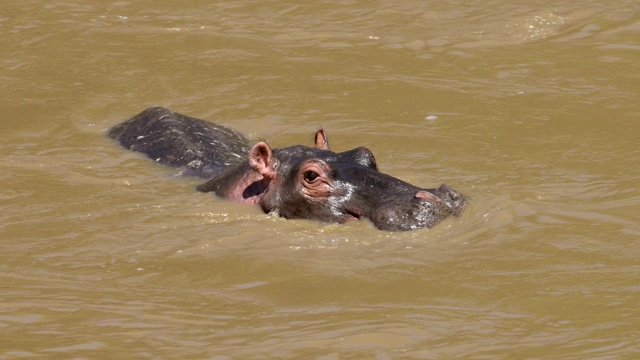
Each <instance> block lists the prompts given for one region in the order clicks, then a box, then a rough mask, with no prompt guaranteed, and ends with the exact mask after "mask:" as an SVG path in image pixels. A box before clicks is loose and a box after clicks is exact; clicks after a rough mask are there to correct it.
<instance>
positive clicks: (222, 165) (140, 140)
mask: <svg viewBox="0 0 640 360" xmlns="http://www.w3.org/2000/svg"><path fill="white" fill-rule="evenodd" d="M108 135H109V137H110V138H112V139H115V140H117V141H119V142H120V144H122V146H124V147H125V148H127V149H129V150H132V151H137V152H141V153H144V154H146V155H147V156H148V157H149V158H151V159H152V160H154V161H156V162H158V163H161V164H166V165H170V166H174V167H179V168H182V170H183V171H182V172H183V173H184V174H187V175H193V176H199V177H202V178H210V177H213V176H215V175H216V174H218V173H220V172H221V171H223V170H224V169H226V168H228V167H229V166H232V165H234V164H237V163H238V162H241V161H243V160H246V158H247V153H248V152H249V150H250V148H251V147H250V146H249V141H248V140H247V139H246V138H245V137H244V136H243V135H242V134H240V133H239V132H237V131H235V130H233V129H229V128H226V127H224V126H222V125H218V124H214V123H211V122H207V121H204V120H200V119H196V118H192V117H189V116H185V115H182V114H179V113H176V112H173V111H171V110H168V109H166V108H163V107H160V106H155V107H151V108H148V109H146V110H144V111H143V112H141V113H139V114H138V115H136V116H134V117H133V118H131V119H129V120H127V121H125V122H123V123H121V124H119V125H116V126H114V127H113V128H111V129H110V130H109V132H108Z"/></svg>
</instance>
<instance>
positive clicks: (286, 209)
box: [235, 136, 467, 231]
mask: <svg viewBox="0 0 640 360" xmlns="http://www.w3.org/2000/svg"><path fill="white" fill-rule="evenodd" d="M323 137H324V140H325V142H326V136H323ZM321 145H322V142H320V144H319V142H318V139H317V136H316V147H307V146H302V145H297V146H292V147H287V148H280V149H274V150H272V149H271V148H270V147H269V146H268V145H267V144H266V143H264V142H260V143H257V144H256V145H254V146H253V148H252V149H251V151H250V153H249V165H250V167H251V168H252V169H253V170H254V171H255V174H259V176H258V177H253V178H252V179H253V180H255V181H254V182H253V183H252V184H251V185H249V186H248V187H247V188H245V189H244V192H243V194H244V195H243V196H245V197H246V196H248V198H245V201H247V200H249V199H251V200H250V201H247V202H253V203H257V204H259V205H260V206H261V207H262V209H263V210H264V211H265V212H276V213H278V214H279V215H281V216H282V217H285V218H289V219H314V220H320V221H324V222H335V223H343V222H346V221H350V220H355V219H360V218H367V219H369V220H370V221H371V222H372V223H373V225H374V226H375V227H376V228H378V229H381V230H388V231H401V230H411V229H418V228H430V227H432V226H434V225H435V224H437V223H438V222H439V221H440V220H442V219H444V218H446V217H447V216H449V215H460V214H461V213H462V211H463V210H464V207H465V204H466V202H467V200H466V198H465V196H463V195H462V194H460V193H459V192H457V191H455V190H453V189H452V188H451V187H449V186H448V185H446V184H444V185H442V186H440V187H439V188H437V189H423V188H419V187H416V186H414V185H411V184H409V183H406V182H404V181H402V180H399V179H397V178H394V177H392V176H389V175H387V174H384V173H381V172H379V171H378V170H377V165H376V161H375V158H374V157H373V154H372V153H371V151H369V150H368V149H366V148H362V147H361V148H356V149H353V150H350V151H346V152H342V153H335V152H332V151H330V150H328V143H326V145H327V146H326V147H323V146H321ZM247 189H251V191H248V192H247ZM235 200H238V199H235Z"/></svg>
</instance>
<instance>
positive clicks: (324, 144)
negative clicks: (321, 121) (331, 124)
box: [314, 129, 329, 150]
mask: <svg viewBox="0 0 640 360" xmlns="http://www.w3.org/2000/svg"><path fill="white" fill-rule="evenodd" d="M314 142H315V143H316V148H317V149H320V150H329V139H328V138H327V134H326V133H325V132H324V129H320V130H318V131H316V135H315V137H314Z"/></svg>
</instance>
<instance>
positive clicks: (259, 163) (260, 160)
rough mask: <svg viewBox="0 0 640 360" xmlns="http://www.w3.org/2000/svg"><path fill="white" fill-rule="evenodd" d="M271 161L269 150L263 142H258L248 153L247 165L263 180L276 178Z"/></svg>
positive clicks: (271, 155) (271, 156)
mask: <svg viewBox="0 0 640 360" xmlns="http://www.w3.org/2000/svg"><path fill="white" fill-rule="evenodd" d="M273 161H274V160H273V154H272V153H271V148H270V147H269V145H267V143H265V142H262V141H260V142H259V143H257V144H255V145H253V147H252V148H251V151H249V165H251V168H253V169H254V170H255V171H257V172H259V173H260V174H261V175H262V176H264V177H265V178H269V179H273V178H274V177H275V176H276V171H275V169H274V168H273Z"/></svg>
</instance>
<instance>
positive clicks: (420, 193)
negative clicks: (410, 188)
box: [414, 190, 438, 201]
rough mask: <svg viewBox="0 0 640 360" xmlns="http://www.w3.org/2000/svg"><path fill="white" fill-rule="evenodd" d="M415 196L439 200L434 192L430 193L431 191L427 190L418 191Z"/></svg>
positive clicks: (428, 199)
mask: <svg viewBox="0 0 640 360" xmlns="http://www.w3.org/2000/svg"><path fill="white" fill-rule="evenodd" d="M414 197H415V198H416V199H423V200H427V201H437V200H438V198H437V197H436V196H435V195H433V194H432V193H430V192H426V191H424V190H420V191H418V192H417V193H416V194H415V195H414Z"/></svg>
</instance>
